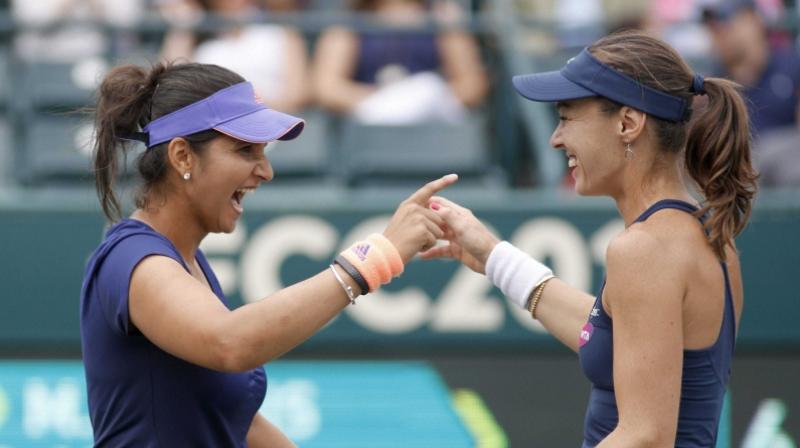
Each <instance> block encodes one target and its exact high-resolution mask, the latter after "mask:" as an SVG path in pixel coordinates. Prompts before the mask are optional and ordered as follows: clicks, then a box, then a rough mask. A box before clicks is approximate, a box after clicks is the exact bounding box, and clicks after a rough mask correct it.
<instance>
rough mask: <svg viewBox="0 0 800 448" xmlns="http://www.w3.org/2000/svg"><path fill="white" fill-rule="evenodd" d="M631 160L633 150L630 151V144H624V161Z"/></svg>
mask: <svg viewBox="0 0 800 448" xmlns="http://www.w3.org/2000/svg"><path fill="white" fill-rule="evenodd" d="M632 158H633V149H631V144H630V143H626V144H625V159H626V160H631V159H632Z"/></svg>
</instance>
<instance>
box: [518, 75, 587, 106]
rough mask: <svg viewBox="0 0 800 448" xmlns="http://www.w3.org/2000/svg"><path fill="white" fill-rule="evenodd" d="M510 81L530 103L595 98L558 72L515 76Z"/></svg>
mask: <svg viewBox="0 0 800 448" xmlns="http://www.w3.org/2000/svg"><path fill="white" fill-rule="evenodd" d="M511 81H512V82H513V84H514V88H515V89H516V90H517V92H519V94H520V95H522V96H524V97H525V98H527V99H529V100H531V101H542V102H555V101H566V100H576V99H579V98H589V97H592V96H597V94H596V93H594V92H592V91H591V90H588V89H586V88H584V87H581V86H580V85H578V84H575V83H574V82H572V81H570V80H569V79H567V78H565V77H564V75H562V74H561V72H560V71H552V72H544V73H531V74H528V75H517V76H514V77H513V78H512V80H511Z"/></svg>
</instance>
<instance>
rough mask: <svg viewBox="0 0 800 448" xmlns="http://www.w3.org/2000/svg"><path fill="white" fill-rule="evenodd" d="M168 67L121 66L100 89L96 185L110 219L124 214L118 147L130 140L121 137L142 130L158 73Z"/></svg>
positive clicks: (96, 125) (96, 113)
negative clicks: (118, 180)
mask: <svg viewBox="0 0 800 448" xmlns="http://www.w3.org/2000/svg"><path fill="white" fill-rule="evenodd" d="M165 70H166V68H165V67H164V66H163V65H158V66H156V67H154V68H153V69H152V70H151V71H150V73H147V72H146V71H145V70H144V69H143V68H141V67H137V66H135V65H125V66H122V67H117V68H114V69H112V70H111V72H109V73H108V75H106V77H105V79H104V80H103V82H102V84H100V88H99V90H98V92H97V107H96V110H95V146H94V172H95V186H96V188H97V196H98V198H99V199H100V205H101V206H102V207H103V213H104V214H105V215H106V218H108V219H109V220H110V221H116V220H118V219H119V218H120V214H121V211H120V206H119V200H118V199H117V196H116V194H115V193H114V182H115V180H116V177H117V169H118V166H119V160H118V154H117V147H118V146H119V145H121V144H123V143H125V144H126V145H127V144H128V143H127V142H124V141H121V140H120V139H119V137H120V136H125V135H129V134H132V133H134V132H136V131H138V130H139V123H140V121H141V117H142V116H144V115H146V114H145V109H146V108H147V107H148V106H149V104H150V99H151V98H152V97H153V91H154V90H155V89H156V86H157V85H158V77H159V76H160V75H161V74H162V73H164V71H165ZM147 115H149V114H147Z"/></svg>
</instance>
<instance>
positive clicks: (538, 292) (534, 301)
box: [528, 275, 556, 320]
mask: <svg viewBox="0 0 800 448" xmlns="http://www.w3.org/2000/svg"><path fill="white" fill-rule="evenodd" d="M554 278H556V277H555V276H554V275H551V276H550V277H547V278H545V279H544V280H542V281H541V283H539V284H538V285H536V288H535V289H534V290H533V295H532V296H531V301H530V303H529V305H528V311H530V313H531V317H532V318H533V319H534V320H536V307H537V306H538V305H539V300H541V298H542V294H543V293H544V287H545V285H547V282H549V281H550V280H552V279H554Z"/></svg>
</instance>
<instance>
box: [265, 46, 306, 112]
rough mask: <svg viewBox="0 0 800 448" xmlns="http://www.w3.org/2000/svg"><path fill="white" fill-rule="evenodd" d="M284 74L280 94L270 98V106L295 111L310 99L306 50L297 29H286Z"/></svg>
mask: <svg viewBox="0 0 800 448" xmlns="http://www.w3.org/2000/svg"><path fill="white" fill-rule="evenodd" d="M285 56H286V59H285V61H284V67H285V68H286V72H285V73H286V74H285V76H284V84H283V86H281V92H282V93H281V95H280V97H278V98H275V99H272V100H270V107H272V108H274V109H276V110H280V111H285V112H297V111H299V110H302V109H303V108H304V107H306V105H308V103H309V100H310V99H311V95H310V90H311V87H310V86H311V82H310V81H311V80H310V79H309V78H310V76H309V64H308V51H307V50H306V43H305V41H304V40H303V36H302V35H300V33H298V32H297V31H294V30H286V52H285Z"/></svg>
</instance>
